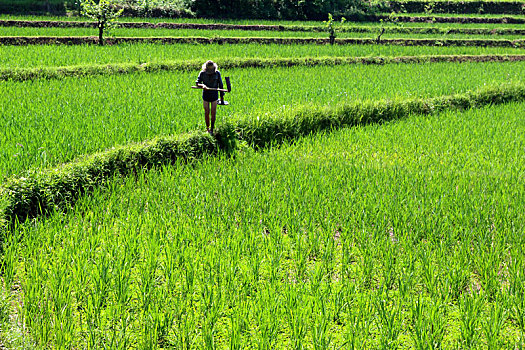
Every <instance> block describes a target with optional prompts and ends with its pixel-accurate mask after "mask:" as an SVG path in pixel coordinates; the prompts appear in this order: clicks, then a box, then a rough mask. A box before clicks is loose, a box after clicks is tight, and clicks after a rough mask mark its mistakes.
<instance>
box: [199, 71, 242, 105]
mask: <svg viewBox="0 0 525 350" xmlns="http://www.w3.org/2000/svg"><path fill="white" fill-rule="evenodd" d="M224 81H226V89H219V88H208V89H207V90H212V91H220V92H232V84H231V83H230V77H225V78H224ZM191 88H192V89H200V90H203V89H204V88H202V87H200V86H192V87H191ZM229 104H230V103H229V102H228V101H224V100H220V99H219V102H217V105H219V106H227V105H229Z"/></svg>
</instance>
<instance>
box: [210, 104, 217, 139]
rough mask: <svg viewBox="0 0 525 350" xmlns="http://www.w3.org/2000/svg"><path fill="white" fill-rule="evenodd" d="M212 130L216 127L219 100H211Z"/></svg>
mask: <svg viewBox="0 0 525 350" xmlns="http://www.w3.org/2000/svg"><path fill="white" fill-rule="evenodd" d="M210 105H211V131H212V132H213V129H214V128H215V117H216V116H217V101H215V102H211V103H210Z"/></svg>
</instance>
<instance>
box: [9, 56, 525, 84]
mask: <svg viewBox="0 0 525 350" xmlns="http://www.w3.org/2000/svg"><path fill="white" fill-rule="evenodd" d="M518 61H525V54H523V55H499V54H498V55H421V56H393V57H388V56H385V57H382V56H376V57H301V58H260V59H259V58H238V59H218V60H217V63H218V64H219V65H220V66H221V67H222V68H224V69H232V68H277V67H295V66H306V67H316V66H340V65H353V64H365V65H385V64H419V63H440V62H455V63H464V62H480V63H481V62H518ZM201 65H202V62H201V61H199V60H185V61H165V62H162V61H161V62H147V63H142V64H134V63H114V64H102V65H79V66H63V67H38V68H15V69H10V68H1V69H0V81H26V80H36V79H62V78H67V77H85V76H96V75H119V74H132V73H141V72H144V73H155V72H162V71H167V72H169V71H192V70H198V69H199V68H200V67H201Z"/></svg>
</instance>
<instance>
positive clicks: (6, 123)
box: [0, 62, 525, 176]
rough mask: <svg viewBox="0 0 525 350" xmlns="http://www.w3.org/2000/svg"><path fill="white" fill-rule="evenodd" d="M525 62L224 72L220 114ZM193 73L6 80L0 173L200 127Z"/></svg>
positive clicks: (402, 86) (406, 89)
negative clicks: (227, 83) (228, 90)
mask: <svg viewBox="0 0 525 350" xmlns="http://www.w3.org/2000/svg"><path fill="white" fill-rule="evenodd" d="M524 67H525V63H524V62H509V63H479V64H455V63H452V64H447V63H444V64H411V65H403V66H397V65H387V66H336V67H294V68H279V69H254V68H248V69H236V70H231V71H229V72H227V71H224V72H223V74H224V75H225V76H230V75H231V76H232V77H233V78H232V79H233V80H232V84H233V89H235V93H232V94H231V96H230V95H229V96H228V97H227V98H228V99H229V101H230V102H231V106H229V107H228V108H227V109H226V108H225V109H220V110H219V116H220V118H223V119H224V120H231V119H232V118H235V116H236V115H237V116H238V115H243V116H244V115H252V116H254V117H256V116H257V115H258V114H265V113H278V112H279V110H281V109H282V108H283V107H286V108H293V107H294V106H297V105H307V104H316V105H334V104H338V103H342V102H345V101H353V100H364V99H381V98H408V97H428V96H437V95H448V94H452V93H457V92H465V91H467V90H470V89H473V88H475V87H479V86H482V85H483V84H485V83H491V82H502V81H523V80H524V79H525V68H524ZM198 69H199V67H195V70H196V72H197V71H198ZM295 77H302V78H301V79H297V78H295ZM327 77H330V78H329V80H327ZM195 79H196V73H171V72H166V73H155V74H147V75H141V74H133V75H129V76H112V77H86V78H78V79H66V80H60V81H47V80H38V81H26V82H2V83H1V84H0V96H3V97H2V98H3V99H4V101H6V102H4V103H1V104H0V113H1V115H2V120H0V123H1V124H0V128H1V129H3V130H5V132H4V133H3V134H1V136H0V137H1V138H0V142H1V143H2V145H4V146H3V147H2V149H1V151H0V169H1V174H3V175H4V176H8V175H11V174H18V173H21V172H23V171H24V170H28V169H30V168H34V167H46V166H50V165H54V164H56V163H58V162H64V161H69V160H71V159H73V158H75V157H78V156H80V155H82V154H87V153H92V152H94V151H97V150H103V149H105V148H108V147H112V146H114V145H119V144H126V143H130V142H137V141H142V140H147V139H149V138H152V137H154V136H155V135H165V134H174V133H179V132H184V131H188V130H194V129H196V128H199V127H202V120H201V119H202V117H201V112H200V111H201V109H202V106H201V103H200V99H201V96H200V92H198V91H195V90H192V89H190V88H189V87H190V86H191V83H192V82H193V81H194V80H195ZM328 81H329V82H330V83H327V82H328ZM442 82H446V83H442ZM252 91H257V92H258V93H252ZM7 101H15V102H12V103H7Z"/></svg>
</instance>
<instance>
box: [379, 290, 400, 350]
mask: <svg viewBox="0 0 525 350" xmlns="http://www.w3.org/2000/svg"><path fill="white" fill-rule="evenodd" d="M374 306H375V309H376V313H377V316H378V324H379V332H380V337H379V348H380V349H397V348H398V347H399V341H398V339H399V336H400V335H401V332H402V319H401V305H400V304H399V303H398V302H397V301H396V300H395V299H394V298H391V297H390V296H389V294H388V292H385V293H382V292H378V293H377V294H376V295H375V296H374Z"/></svg>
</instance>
